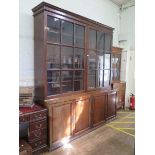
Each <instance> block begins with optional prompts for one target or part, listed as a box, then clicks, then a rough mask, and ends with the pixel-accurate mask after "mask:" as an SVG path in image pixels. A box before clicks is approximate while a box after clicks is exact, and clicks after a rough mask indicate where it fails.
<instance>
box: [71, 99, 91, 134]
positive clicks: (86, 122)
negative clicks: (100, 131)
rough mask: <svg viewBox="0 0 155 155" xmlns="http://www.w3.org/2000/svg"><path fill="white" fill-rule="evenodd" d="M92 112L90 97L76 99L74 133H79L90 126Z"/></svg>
mask: <svg viewBox="0 0 155 155" xmlns="http://www.w3.org/2000/svg"><path fill="white" fill-rule="evenodd" d="M90 112H91V104H90V98H85V99H79V100H77V101H75V103H74V108H73V113H74V127H73V132H74V134H79V133H81V132H83V131H85V130H87V129H89V128H90Z"/></svg>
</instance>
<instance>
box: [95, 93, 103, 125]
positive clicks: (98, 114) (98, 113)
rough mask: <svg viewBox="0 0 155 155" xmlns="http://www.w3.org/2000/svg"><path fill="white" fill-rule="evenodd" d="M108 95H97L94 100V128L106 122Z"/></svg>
mask: <svg viewBox="0 0 155 155" xmlns="http://www.w3.org/2000/svg"><path fill="white" fill-rule="evenodd" d="M105 112H106V94H103V93H102V94H97V95H95V96H94V100H93V126H96V125H98V124H100V123H103V122H104V121H105Z"/></svg>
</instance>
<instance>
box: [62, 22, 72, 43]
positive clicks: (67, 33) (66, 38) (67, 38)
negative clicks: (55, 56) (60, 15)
mask: <svg viewBox="0 0 155 155" xmlns="http://www.w3.org/2000/svg"><path fill="white" fill-rule="evenodd" d="M62 44H67V45H73V24H72V23H70V22H66V21H62Z"/></svg>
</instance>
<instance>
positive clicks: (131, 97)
mask: <svg viewBox="0 0 155 155" xmlns="http://www.w3.org/2000/svg"><path fill="white" fill-rule="evenodd" d="M130 109H131V110H135V95H134V94H132V93H131V96H130Z"/></svg>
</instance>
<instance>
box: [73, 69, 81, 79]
mask: <svg viewBox="0 0 155 155" xmlns="http://www.w3.org/2000/svg"><path fill="white" fill-rule="evenodd" d="M81 79H83V71H81V70H77V71H75V72H74V80H81Z"/></svg>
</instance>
